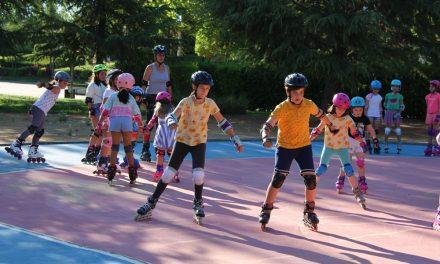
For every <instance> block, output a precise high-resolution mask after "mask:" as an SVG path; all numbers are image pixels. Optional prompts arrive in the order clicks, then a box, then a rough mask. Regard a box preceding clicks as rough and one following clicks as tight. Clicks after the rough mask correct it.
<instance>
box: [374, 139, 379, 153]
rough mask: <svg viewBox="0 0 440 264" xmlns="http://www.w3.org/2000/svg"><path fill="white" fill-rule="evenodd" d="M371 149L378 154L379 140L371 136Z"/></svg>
mask: <svg viewBox="0 0 440 264" xmlns="http://www.w3.org/2000/svg"><path fill="white" fill-rule="evenodd" d="M376 135H377V134H376ZM373 151H374V154H380V146H379V140H378V139H377V138H373Z"/></svg>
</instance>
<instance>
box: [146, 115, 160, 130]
mask: <svg viewBox="0 0 440 264" xmlns="http://www.w3.org/2000/svg"><path fill="white" fill-rule="evenodd" d="M157 120H158V118H157V115H156V114H154V115H153V116H152V117H151V119H150V122H148V124H146V125H145V127H144V131H145V133H150V130H151V129H152V128H153V127H154V126H155V125H156V124H157Z"/></svg>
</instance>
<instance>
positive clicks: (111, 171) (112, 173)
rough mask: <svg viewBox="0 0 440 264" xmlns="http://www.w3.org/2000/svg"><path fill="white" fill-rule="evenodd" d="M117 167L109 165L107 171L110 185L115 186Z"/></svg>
mask: <svg viewBox="0 0 440 264" xmlns="http://www.w3.org/2000/svg"><path fill="white" fill-rule="evenodd" d="M116 171H117V168H116V165H109V166H108V170H107V180H108V184H109V185H113V179H114V178H115V176H116Z"/></svg>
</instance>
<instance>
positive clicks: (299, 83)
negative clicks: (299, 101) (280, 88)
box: [284, 72, 309, 88]
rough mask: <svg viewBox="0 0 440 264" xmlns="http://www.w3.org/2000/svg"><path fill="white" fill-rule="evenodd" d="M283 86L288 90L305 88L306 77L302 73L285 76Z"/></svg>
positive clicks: (306, 83)
mask: <svg viewBox="0 0 440 264" xmlns="http://www.w3.org/2000/svg"><path fill="white" fill-rule="evenodd" d="M284 85H285V86H287V87H289V88H300V87H307V86H308V85H309V82H308V81H307V78H306V76H304V75H303V74H302V73H297V72H294V73H291V74H289V75H287V77H286V79H284Z"/></svg>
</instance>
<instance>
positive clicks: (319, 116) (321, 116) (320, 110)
mask: <svg viewBox="0 0 440 264" xmlns="http://www.w3.org/2000/svg"><path fill="white" fill-rule="evenodd" d="M324 116H325V115H324V111H323V110H322V109H318V113H317V114H316V115H315V117H316V118H319V119H321V118H323V117H324Z"/></svg>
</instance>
